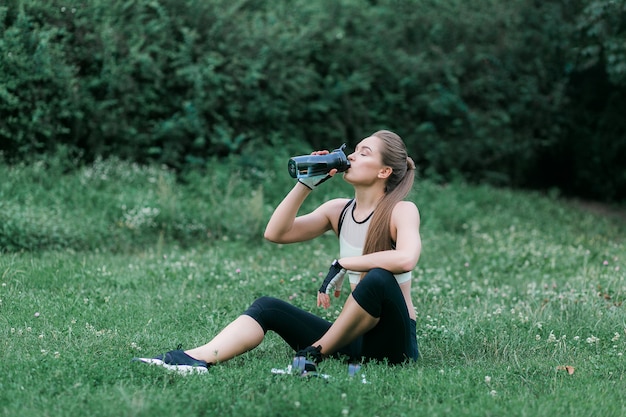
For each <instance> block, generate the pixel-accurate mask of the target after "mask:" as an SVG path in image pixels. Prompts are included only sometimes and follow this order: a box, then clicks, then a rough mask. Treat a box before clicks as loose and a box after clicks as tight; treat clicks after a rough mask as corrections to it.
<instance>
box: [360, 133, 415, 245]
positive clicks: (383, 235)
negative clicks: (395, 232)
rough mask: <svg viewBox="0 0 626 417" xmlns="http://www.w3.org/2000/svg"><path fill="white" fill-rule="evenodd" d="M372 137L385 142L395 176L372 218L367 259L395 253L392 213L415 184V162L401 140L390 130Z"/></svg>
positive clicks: (385, 155)
mask: <svg viewBox="0 0 626 417" xmlns="http://www.w3.org/2000/svg"><path fill="white" fill-rule="evenodd" d="M372 136H376V137H377V138H379V139H380V140H381V142H382V144H383V146H382V147H381V155H382V163H383V165H386V166H389V167H391V169H392V172H391V175H390V176H389V178H387V183H386V185H385V195H384V196H383V197H382V199H381V200H380V202H379V203H378V205H377V206H376V210H375V211H374V215H373V216H372V221H371V223H370V226H369V229H368V232H367V237H366V238H365V246H364V247H363V254H364V255H366V254H368V253H373V252H380V251H384V250H389V249H392V240H391V228H390V224H391V213H392V211H393V208H394V207H395V206H396V204H397V203H398V202H399V201H402V200H404V198H405V197H406V196H407V195H408V194H409V192H410V191H411V189H412V188H413V182H414V180H415V162H413V159H411V158H410V157H409V156H408V154H407V150H406V146H405V145H404V142H403V141H402V139H401V138H400V136H398V135H397V134H395V133H393V132H390V131H389V130H379V131H378V132H376V133H374V134H373V135H372Z"/></svg>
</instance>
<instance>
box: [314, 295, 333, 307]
mask: <svg viewBox="0 0 626 417" xmlns="http://www.w3.org/2000/svg"><path fill="white" fill-rule="evenodd" d="M317 306H318V307H324V308H328V307H330V295H328V294H325V293H322V292H318V293H317Z"/></svg>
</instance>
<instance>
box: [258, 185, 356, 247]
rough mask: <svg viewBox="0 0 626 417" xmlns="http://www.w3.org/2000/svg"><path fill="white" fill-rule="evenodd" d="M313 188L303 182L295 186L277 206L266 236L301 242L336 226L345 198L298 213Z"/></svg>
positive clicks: (278, 239)
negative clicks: (303, 213)
mask: <svg viewBox="0 0 626 417" xmlns="http://www.w3.org/2000/svg"><path fill="white" fill-rule="evenodd" d="M310 192H311V190H310V189H309V188H308V187H306V186H305V185H303V184H300V183H297V184H296V185H295V186H294V187H293V189H292V190H291V191H290V192H289V194H287V196H286V197H285V198H284V199H283V201H281V203H280V204H279V205H278V207H276V209H275V210H274V213H273V214H272V217H271V218H270V220H269V222H268V223H267V226H266V227H265V234H264V236H265V239H267V240H269V241H271V242H275V243H294V242H302V241H305V240H309V239H313V238H314V237H317V236H319V235H321V234H322V233H324V232H326V231H327V230H330V229H331V228H333V225H334V223H336V220H335V218H339V213H341V209H342V208H343V205H344V204H345V201H346V200H345V199H336V200H330V201H327V202H326V203H324V204H322V205H321V206H319V207H318V208H317V209H315V210H314V211H312V212H311V213H308V214H305V215H302V216H297V214H298V210H299V209H300V207H301V206H302V203H303V202H304V200H305V199H306V197H307V196H308V195H309V193H310Z"/></svg>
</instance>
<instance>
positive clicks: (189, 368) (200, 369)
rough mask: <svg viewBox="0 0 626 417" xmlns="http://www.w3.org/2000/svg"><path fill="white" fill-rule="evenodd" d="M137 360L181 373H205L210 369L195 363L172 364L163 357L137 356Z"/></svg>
mask: <svg viewBox="0 0 626 417" xmlns="http://www.w3.org/2000/svg"><path fill="white" fill-rule="evenodd" d="M135 360H137V361H139V362H143V363H147V364H148V365H155V366H161V367H163V368H165V369H167V370H170V371H175V372H178V373H180V374H185V375H186V374H193V373H196V374H203V373H205V372H208V371H209V369H208V368H206V367H204V366H194V365H170V364H169V363H165V362H163V361H162V360H161V359H154V358H136V359H135Z"/></svg>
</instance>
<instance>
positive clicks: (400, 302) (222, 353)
mask: <svg viewBox="0 0 626 417" xmlns="http://www.w3.org/2000/svg"><path fill="white" fill-rule="evenodd" d="M326 153H328V151H319V152H316V153H315V154H326ZM348 160H349V161H350V168H349V169H348V170H347V171H346V172H345V173H344V174H343V176H344V180H345V181H347V182H348V183H350V184H352V186H353V187H354V198H353V199H345V198H338V199H333V200H330V201H327V202H326V203H324V204H322V205H320V206H319V207H318V208H317V209H315V210H314V211H312V212H311V213H308V214H305V215H302V216H298V215H297V213H298V210H299V208H300V207H301V205H302V203H303V202H304V200H305V198H306V197H307V196H308V195H309V193H310V192H311V191H312V190H313V189H314V188H315V187H316V186H317V185H319V184H321V183H322V182H323V181H325V180H326V179H328V178H329V176H321V177H316V178H305V179H300V180H299V182H298V183H297V184H296V185H295V186H294V188H293V189H292V190H291V191H290V192H289V194H287V196H286V197H285V198H284V199H283V201H282V202H281V203H280V204H279V205H278V207H277V208H276V210H275V211H274V213H273V214H272V217H271V218H270V220H269V222H268V224H267V227H266V230H265V238H266V239H268V240H270V241H272V242H276V243H294V242H302V241H305V240H309V239H313V238H314V237H317V236H320V235H321V234H323V233H324V232H326V231H328V230H330V229H332V230H333V231H334V232H335V233H336V234H337V236H338V237H339V245H340V258H339V259H338V260H335V261H334V262H333V264H332V265H331V267H330V270H329V273H328V276H327V277H326V279H325V280H324V283H323V284H322V287H321V288H320V290H319V292H318V294H317V305H318V306H323V307H324V308H328V307H329V306H330V296H329V294H330V293H331V292H332V290H334V292H335V294H334V295H335V297H338V296H339V291H340V289H341V284H342V282H343V277H344V274H346V273H347V275H348V277H349V279H350V286H351V289H352V293H351V294H350V295H349V296H348V298H347V300H346V302H345V304H344V306H343V309H342V311H341V313H340V314H339V316H338V317H337V320H335V322H334V323H331V322H329V321H326V320H324V319H322V318H320V317H318V316H316V315H314V314H312V313H309V312H307V311H304V310H302V309H300V308H297V307H295V306H293V305H291V304H289V303H287V302H285V301H282V300H279V299H276V298H271V297H261V298H259V299H257V300H256V301H254V303H252V305H251V306H250V307H249V308H248V309H247V310H246V311H245V312H244V313H243V314H242V315H241V316H239V317H238V318H237V319H235V320H234V321H233V322H231V323H230V324H229V325H228V326H226V327H225V328H224V329H223V330H222V331H221V332H220V333H218V334H217V336H215V337H214V338H213V339H212V340H211V341H209V342H208V343H207V344H205V345H203V346H200V347H197V348H194V349H189V350H186V351H182V350H173V351H170V352H167V353H165V354H164V355H161V356H158V357H156V358H137V359H138V360H140V361H142V362H146V363H151V364H155V365H160V366H163V367H165V368H168V369H173V370H178V371H182V372H189V371H195V372H205V371H207V370H208V368H209V367H210V366H211V365H214V364H216V363H218V362H224V361H227V360H229V359H231V358H233V357H235V356H237V355H240V354H242V353H244V352H247V351H249V350H251V349H253V348H255V347H256V346H258V345H259V344H260V343H261V342H262V341H263V338H264V336H265V333H266V332H267V331H268V330H272V331H274V332H276V333H277V334H278V335H280V336H281V337H282V338H283V339H284V340H285V341H286V342H287V343H288V344H289V345H290V346H291V347H292V348H293V349H294V350H295V351H296V352H297V353H296V356H295V359H294V362H293V363H294V367H295V368H296V369H295V370H296V371H299V372H300V373H301V374H306V373H308V372H312V371H316V364H317V363H318V362H319V361H321V360H322V359H323V358H324V357H327V356H331V355H332V356H341V355H345V356H347V357H348V358H350V360H352V361H360V360H372V359H374V360H381V361H382V360H386V361H388V362H389V363H393V364H397V363H402V362H405V361H407V360H416V359H417V357H418V349H417V339H416V324H415V309H414V307H413V302H412V300H411V271H412V270H413V268H414V267H415V265H416V264H417V261H418V259H419V256H420V251H421V240H420V234H419V224H420V218H419V212H418V210H417V207H416V206H415V204H413V203H412V202H409V201H404V198H405V197H406V196H407V194H408V193H409V191H410V190H411V188H412V186H413V181H414V170H415V164H414V162H413V160H412V159H411V158H410V157H409V156H408V155H407V151H406V147H405V145H404V143H403V142H402V139H400V137H399V136H398V135H396V134H395V133H393V132H389V131H384V130H383V131H379V132H376V133H374V134H373V135H372V136H370V137H367V138H365V139H363V140H362V141H361V142H360V143H359V144H358V145H357V146H356V149H355V151H354V152H353V153H352V154H350V155H349V156H348ZM336 172H337V170H333V171H331V173H330V175H331V176H332V175H334V174H335V173H336Z"/></svg>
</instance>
